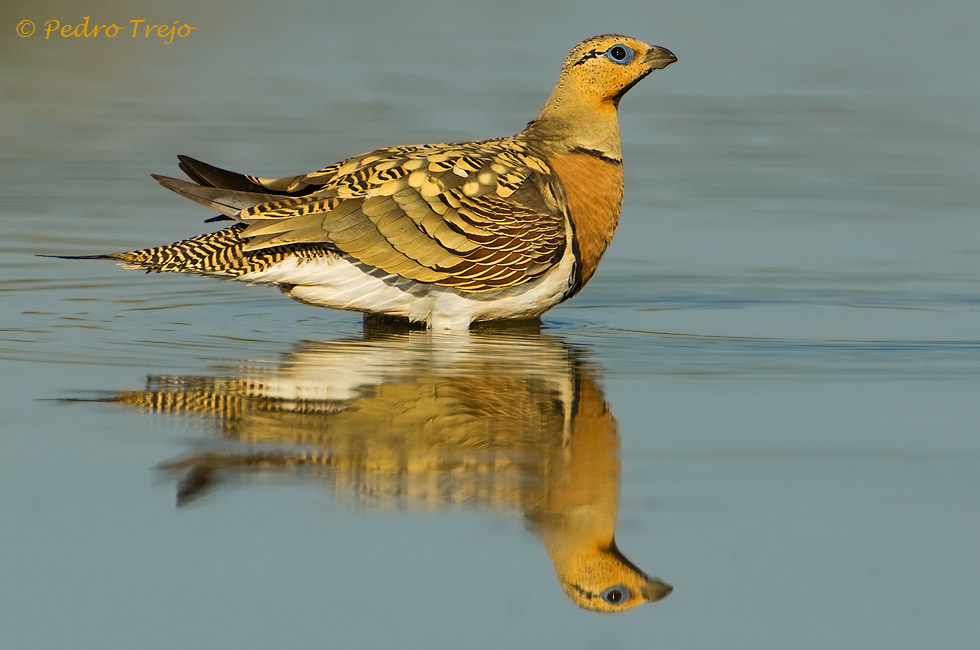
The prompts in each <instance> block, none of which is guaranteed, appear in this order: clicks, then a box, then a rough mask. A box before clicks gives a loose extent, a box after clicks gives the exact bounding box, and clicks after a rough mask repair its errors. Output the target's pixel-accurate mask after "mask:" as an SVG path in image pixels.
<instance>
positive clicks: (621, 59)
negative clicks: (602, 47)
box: [606, 45, 634, 65]
mask: <svg viewBox="0 0 980 650" xmlns="http://www.w3.org/2000/svg"><path fill="white" fill-rule="evenodd" d="M606 56H607V57H608V58H609V60H610V61H612V62H613V63H619V64H620V65H626V64H627V63H629V62H630V61H632V60H633V56H634V54H633V50H632V49H630V48H628V47H626V46H625V45H613V46H612V47H611V48H609V49H608V50H606Z"/></svg>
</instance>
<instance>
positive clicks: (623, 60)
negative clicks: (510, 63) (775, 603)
mask: <svg viewBox="0 0 980 650" xmlns="http://www.w3.org/2000/svg"><path fill="white" fill-rule="evenodd" d="M633 56H634V54H633V50H632V49H630V48H628V47H626V46H625V45H613V46H612V47H611V48H609V49H608V50H606V57H608V58H609V60H610V61H612V62H613V63H619V64H621V65H625V64H627V63H629V62H630V61H632V60H633ZM627 593H628V592H627Z"/></svg>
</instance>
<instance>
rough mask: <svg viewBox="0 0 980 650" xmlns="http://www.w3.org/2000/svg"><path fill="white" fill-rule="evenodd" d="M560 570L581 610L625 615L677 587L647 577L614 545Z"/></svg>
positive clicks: (578, 558)
mask: <svg viewBox="0 0 980 650" xmlns="http://www.w3.org/2000/svg"><path fill="white" fill-rule="evenodd" d="M556 568H557V569H558V580H559V582H561V586H562V588H563V589H564V590H565V593H566V594H567V595H568V597H569V598H570V599H571V600H572V602H574V603H575V604H576V605H578V606H579V607H583V608H585V609H589V610H592V611H596V612H609V613H612V612H623V611H626V610H627V609H632V608H634V607H636V606H637V605H642V604H643V603H649V602H653V601H657V600H660V599H661V598H664V597H666V596H667V595H668V594H669V593H670V592H671V591H673V587H671V586H670V585H668V584H667V583H665V582H662V581H660V580H658V579H657V578H652V577H650V576H648V575H647V574H645V573H644V572H643V571H641V570H640V569H639V567H637V566H636V565H635V564H633V563H632V562H630V561H629V560H628V559H627V558H626V557H625V556H624V555H623V554H622V553H620V552H619V549H617V548H616V543H615V542H613V543H612V544H610V546H609V547H608V548H603V549H595V550H594V552H590V553H587V554H582V555H580V556H579V557H577V558H575V559H572V558H568V562H567V563H564V565H563V566H556Z"/></svg>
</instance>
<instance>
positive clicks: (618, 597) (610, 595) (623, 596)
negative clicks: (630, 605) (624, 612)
mask: <svg viewBox="0 0 980 650" xmlns="http://www.w3.org/2000/svg"><path fill="white" fill-rule="evenodd" d="M630 595H631V594H630V590H629V589H627V588H626V587H624V586H623V585H616V586H615V587H610V588H609V589H606V590H605V591H604V592H602V599H603V600H604V601H606V602H607V603H609V604H610V605H622V604H623V603H625V602H626V601H628V600H629V599H630Z"/></svg>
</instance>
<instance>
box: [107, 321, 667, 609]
mask: <svg viewBox="0 0 980 650" xmlns="http://www.w3.org/2000/svg"><path fill="white" fill-rule="evenodd" d="M106 401H112V402H117V403H121V404H129V405H136V406H140V407H144V408H146V409H148V410H150V411H153V412H164V413H171V414H190V415H198V416H210V418H211V419H210V422H212V423H213V426H214V429H215V433H216V434H218V440H213V441H209V446H208V447H203V448H198V449H196V450H195V451H193V452H192V453H189V454H188V455H186V456H183V457H181V458H177V459H175V460H172V461H169V462H167V463H164V464H163V465H162V466H161V467H162V468H163V469H165V470H167V471H170V472H174V473H176V474H178V475H180V476H181V477H182V478H181V480H180V482H179V485H178V504H183V503H187V502H189V501H191V500H193V499H197V498H199V497H201V496H202V495H203V494H205V493H206V492H207V491H209V490H211V489H214V488H216V487H217V486H219V485H220V484H221V483H222V482H223V481H227V480H229V479H233V478H242V477H243V476H245V475H248V476H252V475H255V474H268V473H275V474H280V473H286V472H291V473H300V474H301V475H302V476H303V477H308V478H315V479H316V480H320V481H324V482H326V483H327V484H329V485H330V487H331V488H332V489H333V490H334V491H335V492H336V493H337V494H338V495H342V496H345V497H348V498H351V499H353V500H355V501H356V502H357V503H358V504H359V505H371V506H374V507H379V508H400V509H405V508H408V509H441V508H446V507H452V506H461V507H473V508H491V509H495V510H509V511H517V512H520V513H522V514H523V515H524V516H525V517H526V518H527V520H528V521H529V522H530V523H531V524H532V525H531V528H532V529H534V530H535V531H536V533H537V534H538V536H539V537H540V539H541V541H542V542H543V543H544V546H545V548H546V549H547V551H548V554H549V555H550V557H551V559H552V561H553V562H554V566H555V571H556V573H557V575H558V580H559V582H560V584H561V586H562V588H563V589H564V591H565V593H566V594H567V596H568V597H569V598H570V599H571V600H572V601H573V602H574V603H576V604H577V605H580V606H581V607H584V608H586V609H590V610H595V611H601V612H616V611H622V610H626V609H630V608H632V607H635V606H636V605H639V604H641V603H644V602H649V601H655V600H659V599H661V598H663V597H664V596H666V595H667V594H669V593H670V591H671V587H670V586H669V585H667V584H665V583H663V582H661V581H660V580H657V579H655V578H652V577H650V576H648V575H646V574H645V573H644V572H643V571H641V570H640V569H639V568H638V567H637V566H636V565H634V564H633V563H632V562H630V561H629V560H628V559H627V558H626V557H625V556H624V555H623V554H622V553H621V552H620V551H619V550H618V548H617V547H616V543H615V540H614V538H613V533H614V529H615V524H616V512H617V503H618V497H619V459H618V452H619V439H618V435H617V432H616V421H615V419H614V418H613V416H612V414H611V413H610V412H609V409H608V407H607V405H606V403H605V401H604V398H603V394H602V391H601V389H600V388H599V386H598V384H597V382H596V377H595V369H594V368H591V367H590V366H589V364H588V363H587V362H585V361H584V360H583V359H582V358H581V354H579V353H577V352H576V351H574V350H571V349H569V348H568V347H566V346H565V345H563V344H562V343H560V342H559V341H558V340H556V339H554V338H552V337H549V336H545V335H542V334H540V333H539V332H537V331H527V330H516V331H515V330H513V329H511V330H507V331H493V332H487V331H483V332H480V331H474V332H458V333H449V332H425V331H400V332H397V331H394V332H393V331H371V332H368V333H366V334H365V336H364V338H363V339H356V340H340V341H329V342H304V343H301V344H298V345H297V346H296V349H295V350H294V351H293V352H291V353H290V354H288V355H286V357H285V358H284V359H283V361H282V362H281V363H280V364H278V365H277V366H275V367H256V366H248V367H243V368H237V369H234V370H233V371H230V372H226V373H225V374H224V376H218V377H151V378H150V379H149V380H148V384H147V387H146V389H145V390H139V391H127V392H121V393H117V394H114V395H112V396H111V397H109V398H107V400H106Z"/></svg>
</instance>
